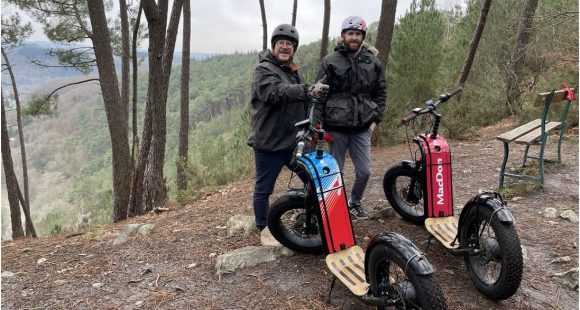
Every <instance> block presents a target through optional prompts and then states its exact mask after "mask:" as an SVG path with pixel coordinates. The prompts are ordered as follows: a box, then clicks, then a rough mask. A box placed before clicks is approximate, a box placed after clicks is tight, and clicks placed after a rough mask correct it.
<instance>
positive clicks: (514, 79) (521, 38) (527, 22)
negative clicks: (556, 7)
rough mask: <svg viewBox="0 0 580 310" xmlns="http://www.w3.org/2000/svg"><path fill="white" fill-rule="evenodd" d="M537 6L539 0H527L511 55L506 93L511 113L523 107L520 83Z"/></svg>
mask: <svg viewBox="0 0 580 310" xmlns="http://www.w3.org/2000/svg"><path fill="white" fill-rule="evenodd" d="M537 7H538V0H526V2H525V3H524V9H523V11H522V16H521V18H520V23H519V26H518V33H517V35H516V41H515V43H514V48H513V49H512V52H511V55H510V62H509V64H508V69H507V87H506V95H507V108H508V111H509V113H510V114H511V115H514V114H516V113H517V111H519V110H520V109H521V105H520V104H519V102H518V101H519V98H520V96H521V94H522V92H521V90H520V87H519V85H520V81H521V78H522V68H523V66H524V59H525V54H526V48H527V47H528V44H529V43H530V38H531V36H532V24H533V22H534V15H535V14H536V8H537Z"/></svg>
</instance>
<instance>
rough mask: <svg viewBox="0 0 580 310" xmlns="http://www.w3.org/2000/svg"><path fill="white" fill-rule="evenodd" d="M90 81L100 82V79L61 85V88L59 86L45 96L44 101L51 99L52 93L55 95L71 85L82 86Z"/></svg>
mask: <svg viewBox="0 0 580 310" xmlns="http://www.w3.org/2000/svg"><path fill="white" fill-rule="evenodd" d="M91 81H100V79H98V78H93V79H86V80H83V81H79V82H73V83H68V84H65V85H62V86H60V87H58V88H56V89H55V90H53V91H52V92H51V93H50V94H48V95H47V96H46V99H47V100H48V99H50V97H51V96H52V95H54V93H56V92H57V91H59V90H61V89H63V88H65V87H69V86H72V85H78V84H82V83H86V82H91Z"/></svg>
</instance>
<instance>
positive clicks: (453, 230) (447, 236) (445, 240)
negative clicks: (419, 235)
mask: <svg viewBox="0 0 580 310" xmlns="http://www.w3.org/2000/svg"><path fill="white" fill-rule="evenodd" d="M458 224H459V221H458V220H457V218H456V217H455V216H446V217H430V218H428V219H426V220H425V227H426V228H427V230H428V231H429V232H430V233H431V235H433V236H434V237H435V238H436V239H437V240H439V242H441V244H443V246H445V247H446V248H448V249H457V248H458V247H459V243H458V242H457V241H456V240H455V236H457V226H458Z"/></svg>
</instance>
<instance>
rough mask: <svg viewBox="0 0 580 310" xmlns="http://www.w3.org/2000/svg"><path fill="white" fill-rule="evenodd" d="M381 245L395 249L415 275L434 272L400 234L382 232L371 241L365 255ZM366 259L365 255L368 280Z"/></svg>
mask: <svg viewBox="0 0 580 310" xmlns="http://www.w3.org/2000/svg"><path fill="white" fill-rule="evenodd" d="M381 244H384V245H387V246H388V247H390V248H392V249H395V250H396V251H397V252H398V253H399V254H400V255H402V256H403V258H404V260H405V261H406V262H407V264H409V265H410V266H411V267H412V268H413V270H415V272H416V273H418V274H420V275H429V274H432V273H434V272H435V269H434V268H433V265H431V263H430V262H429V261H428V260H427V257H426V256H425V254H423V253H422V252H421V251H420V250H419V249H418V248H417V247H416V246H415V245H414V244H413V243H412V242H411V241H409V240H408V239H407V238H405V237H403V236H402V235H400V234H397V233H394V232H383V233H381V234H379V235H377V236H375V237H373V238H372V239H371V241H370V242H369V245H368V246H367V250H366V253H369V252H370V251H371V250H372V249H373V248H374V247H376V246H379V245H381ZM368 257H369V255H365V275H366V277H367V280H368V279H369V274H368V271H369V266H368V263H369V262H368Z"/></svg>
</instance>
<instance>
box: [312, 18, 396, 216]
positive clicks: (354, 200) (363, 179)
mask: <svg viewBox="0 0 580 310" xmlns="http://www.w3.org/2000/svg"><path fill="white" fill-rule="evenodd" d="M366 30H367V25H366V22H365V21H364V20H363V19H362V18H360V17H357V16H350V17H347V18H346V19H345V20H344V22H343V23H342V32H341V38H342V42H340V43H339V44H338V45H337V47H336V48H335V49H334V52H333V53H332V54H330V55H327V56H326V57H324V58H323V59H322V61H321V64H320V68H319V70H318V73H317V79H320V78H322V77H323V76H326V78H327V79H326V81H327V83H328V85H329V87H330V90H329V92H328V96H327V100H326V102H323V103H322V104H321V105H320V106H318V107H317V109H318V110H319V111H320V113H321V114H322V122H323V127H324V129H326V130H327V131H329V132H330V133H331V134H332V136H333V143H332V144H330V153H331V155H332V156H333V157H334V158H335V159H336V160H337V161H338V164H339V166H340V168H341V170H342V168H343V167H344V161H345V156H346V151H347V150H348V152H349V154H350V157H351V159H352V162H353V164H354V169H355V176H354V183H353V186H352V187H351V195H350V199H349V209H350V212H351V214H352V215H353V216H354V217H355V218H357V219H366V218H368V216H367V214H366V213H365V211H364V210H363V209H362V208H361V205H360V202H361V200H362V196H363V193H364V190H365V188H366V185H367V182H368V180H369V177H370V174H371V134H372V131H373V130H374V129H375V127H376V126H377V124H378V123H379V122H380V121H381V119H382V118H383V112H384V111H385V105H386V98H387V93H386V81H385V76H384V72H383V69H382V68H381V63H380V61H379V60H378V58H377V57H376V56H375V55H373V54H372V53H371V52H370V51H369V49H367V47H365V46H364V45H363V40H364V38H365V35H366Z"/></svg>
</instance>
